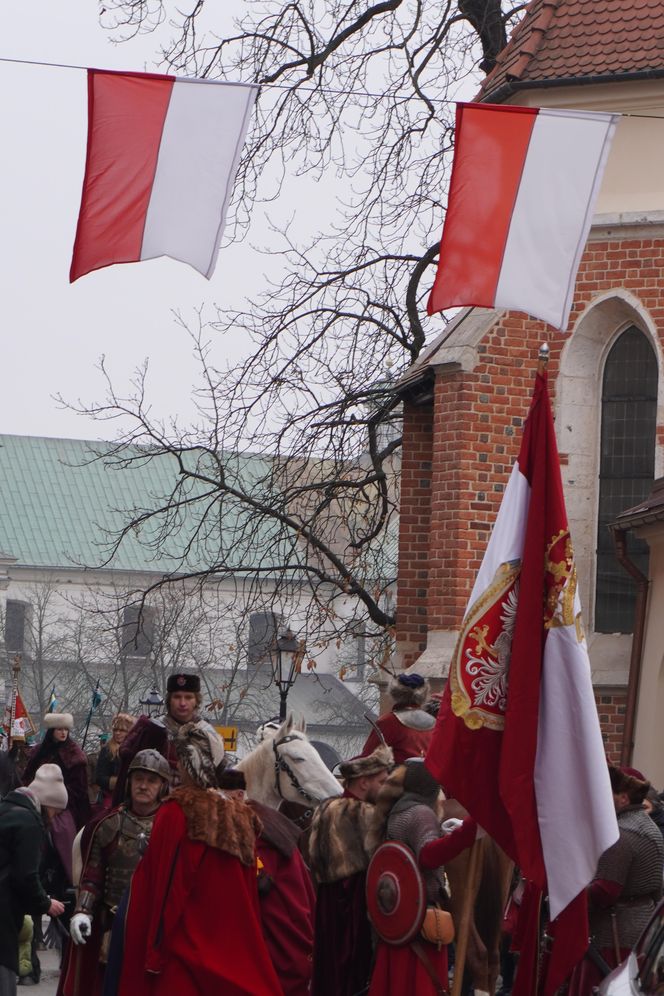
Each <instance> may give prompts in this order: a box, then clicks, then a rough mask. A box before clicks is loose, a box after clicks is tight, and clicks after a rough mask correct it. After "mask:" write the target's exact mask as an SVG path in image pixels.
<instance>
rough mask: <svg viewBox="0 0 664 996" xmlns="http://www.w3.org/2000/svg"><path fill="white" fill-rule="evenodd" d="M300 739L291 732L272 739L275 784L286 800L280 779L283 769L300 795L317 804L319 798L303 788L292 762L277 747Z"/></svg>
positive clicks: (280, 795)
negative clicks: (315, 797) (277, 738)
mask: <svg viewBox="0 0 664 996" xmlns="http://www.w3.org/2000/svg"><path fill="white" fill-rule="evenodd" d="M299 739H300V738H299V737H298V736H297V735H296V734H295V733H290V734H288V736H286V737H282V738H281V740H276V739H275V740H273V741H272V751H273V753H274V784H275V788H276V790H277V792H278V794H279V798H280V799H283V800H284V802H285V801H286V796H285V795H284V794H283V792H282V791H281V783H280V781H279V775H280V774H281V772H282V771H283V772H285V774H287V775H288V778H289V779H290V783H291V785H292V786H293V788H294V789H295V791H296V792H297V793H298V794H299V795H301V796H302V798H303V799H306V800H307V801H308V802H311V803H313V804H314V805H315V804H316V803H317V802H318V800H317V799H314V798H313V796H311V795H309V793H308V792H307V791H306V790H305V789H303V788H302V786H301V785H300V783H299V781H298V780H297V775H296V774H295V772H294V771H293V769H292V768H291V766H290V764H289V763H288V761H287V760H286V758H285V757H282V756H281V754H280V753H279V751H278V750H277V748H278V747H281V745H282V744H288V743H290V742H291V741H292V740H299Z"/></svg>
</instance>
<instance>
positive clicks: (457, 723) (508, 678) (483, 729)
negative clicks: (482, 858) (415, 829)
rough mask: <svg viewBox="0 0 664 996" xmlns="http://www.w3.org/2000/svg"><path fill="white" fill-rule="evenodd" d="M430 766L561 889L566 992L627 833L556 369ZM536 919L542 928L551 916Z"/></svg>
mask: <svg viewBox="0 0 664 996" xmlns="http://www.w3.org/2000/svg"><path fill="white" fill-rule="evenodd" d="M426 764H427V766H428V767H429V769H430V770H431V771H432V773H433V774H434V775H435V777H436V778H437V779H438V780H439V781H440V782H441V784H442V785H443V786H444V788H445V791H446V793H447V794H448V795H449V796H451V797H453V798H455V799H458V800H459V801H460V802H461V803H462V804H463V805H464V806H465V807H466V808H467V809H468V811H469V812H470V813H471V815H472V816H473V817H474V818H475V819H476V820H477V821H478V823H480V824H481V825H482V826H483V827H485V829H486V830H487V832H488V833H489V834H490V835H491V836H492V837H493V838H494V839H495V840H496V841H497V842H498V843H499V844H500V845H501V847H502V848H503V849H504V850H505V851H506V852H507V854H509V856H510V857H511V858H512V859H513V860H514V861H515V863H516V864H517V865H518V866H519V867H520V868H521V871H522V873H523V874H524V876H525V877H526V879H528V880H529V881H531V882H533V883H534V884H535V885H536V886H537V887H538V888H539V889H540V890H542V892H547V893H548V896H549V912H550V916H551V919H552V921H555V922H554V923H553V924H552V927H551V933H552V936H554V938H555V937H556V936H558V937H559V938H560V943H555V942H554V945H553V952H552V957H551V961H550V964H549V972H548V977H547V981H546V985H545V987H544V991H545V992H547V993H552V992H554V991H555V989H556V988H557V986H559V985H560V984H561V983H562V982H563V981H564V979H565V978H566V976H567V975H568V973H569V971H570V970H571V968H572V967H573V965H574V964H576V963H577V962H578V961H580V959H581V958H582V957H583V954H584V952H585V950H586V948H587V946H588V922H587V905H586V899H585V888H586V886H587V885H588V884H589V882H590V881H591V880H592V878H593V876H594V874H595V870H596V867H597V862H598V859H599V857H600V855H601V854H602V853H603V852H604V851H605V850H606V849H607V848H608V847H610V846H611V845H612V844H613V843H614V842H615V841H616V840H617V839H618V827H617V822H616V814H615V809H614V805H613V796H612V793H611V786H610V782H609V775H608V768H607V762H606V757H605V753H604V746H603V743H602V736H601V732H600V727H599V720H598V717H597V708H596V706H595V699H594V695H593V688H592V682H591V674H590V663H589V659H588V652H587V647H586V643H585V639H584V635H583V627H582V621H581V611H580V603H579V597H578V592H577V579H576V567H575V563H574V554H573V550H572V544H571V540H570V534H569V528H568V524H567V514H566V511H565V504H564V498H563V489H562V481H561V476H560V466H559V459H558V450H557V446H556V438H555V430H554V425H553V417H552V414H551V406H550V402H549V395H548V389H547V382H546V374H545V373H540V374H538V375H537V379H536V383H535V390H534V394H533V399H532V403H531V407H530V411H529V414H528V418H527V420H526V423H525V426H524V433H523V440H522V443H521V448H520V452H519V456H518V459H517V462H516V464H515V466H514V468H513V471H512V474H511V477H510V480H509V483H508V485H507V488H506V491H505V494H504V496H503V501H502V504H501V507H500V511H499V513H498V517H497V519H496V523H495V526H494V529H493V533H492V535H491V539H490V541H489V544H488V547H487V550H486V553H485V555H484V560H483V562H482V566H481V568H480V570H479V573H478V575H477V579H476V581H475V586H474V588H473V592H472V594H471V596H470V601H469V603H468V608H467V610H466V614H465V617H464V620H463V624H462V627H461V633H460V635H459V639H458V642H457V646H456V649H455V652H454V656H453V658H452V661H451V664H450V673H449V679H448V683H447V686H446V689H445V693H444V696H443V700H442V703H441V708H440V712H439V718H438V721H437V725H436V729H435V731H434V736H433V739H432V743H431V746H430V748H429V751H428V754H427V757H426ZM532 923H533V928H534V930H535V931H537V925H538V918H537V916H534V917H533V918H532ZM532 950H533V951H534V952H535V951H536V945H534V946H533V948H532ZM517 986H518V988H517ZM517 986H515V988H514V993H517V992H519V993H523V994H524V996H525V994H528V996H531V993H532V992H534V989H532V988H529V987H531V978H530V977H529V973H528V971H527V969H526V966H525V964H524V965H522V966H521V969H520V972H519V973H518V975H517Z"/></svg>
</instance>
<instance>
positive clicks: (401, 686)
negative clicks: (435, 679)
mask: <svg viewBox="0 0 664 996" xmlns="http://www.w3.org/2000/svg"><path fill="white" fill-rule="evenodd" d="M388 690H389V693H390V695H391V697H392V699H393V700H394V704H395V706H410V705H415V706H423V705H424V703H425V702H426V701H427V699H428V698H429V696H430V695H431V687H430V685H429V682H428V681H427V680H426V678H423V677H422V675H421V674H400V675H399V676H398V678H395V679H394V681H391V682H390V687H389V689H388Z"/></svg>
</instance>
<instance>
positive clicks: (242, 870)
mask: <svg viewBox="0 0 664 996" xmlns="http://www.w3.org/2000/svg"><path fill="white" fill-rule="evenodd" d="M257 827H258V820H257V817H256V816H255V814H254V812H253V811H252V810H251V809H249V807H248V806H245V804H244V803H242V802H237V801H234V800H230V799H223V798H222V797H221V796H219V795H218V794H217V793H214V792H205V791H204V790H202V789H196V788H193V789H191V788H186V789H179V790H178V791H177V792H176V793H174V794H173V796H171V798H170V799H169V800H168V801H167V802H165V803H164V804H163V805H162V806H161V808H160V810H159V812H158V813H157V815H156V817H155V821H154V824H153V829H152V835H151V837H150V846H149V847H148V849H147V851H146V852H145V855H144V856H143V858H142V860H141V862H140V864H139V866H138V868H137V869H136V872H135V873H134V877H133V879H132V885H131V891H130V895H129V905H128V908H127V918H126V923H125V947H124V955H123V959H122V975H121V980H120V987H119V996H173V994H174V993H177V994H178V996H200V993H227V994H229V996H230V994H231V993H236V994H238V996H239V994H241V993H246V994H249V993H251V994H252V996H283V989H282V986H281V984H280V982H279V980H278V978H277V975H276V973H275V970H274V967H273V965H272V962H271V960H270V956H269V953H268V950H267V947H266V944H265V939H264V936H263V930H262V927H261V922H260V915H259V908H258V890H257V887H256V861H255V857H254V856H253V854H251V852H252V851H253V840H254V838H255V832H256V829H257ZM250 842H251V846H249V843H250ZM245 860H247V861H250V862H251V863H250V864H245V863H244V862H245Z"/></svg>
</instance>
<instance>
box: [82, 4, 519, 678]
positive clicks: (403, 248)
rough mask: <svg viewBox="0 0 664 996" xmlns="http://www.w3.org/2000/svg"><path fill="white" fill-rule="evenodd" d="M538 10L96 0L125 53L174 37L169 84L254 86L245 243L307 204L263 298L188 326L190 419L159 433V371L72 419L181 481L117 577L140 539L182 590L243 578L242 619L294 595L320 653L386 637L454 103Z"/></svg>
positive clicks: (147, 516)
mask: <svg viewBox="0 0 664 996" xmlns="http://www.w3.org/2000/svg"><path fill="white" fill-rule="evenodd" d="M524 6H525V4H523V3H515V2H502V3H501V2H500V0H459V2H458V3H453V2H452V0H443V2H442V3H441V2H439V0H436V2H433V0H379V2H376V3H371V2H369V3H367V4H365V5H359V4H357V3H355V2H351V3H344V2H342V0H331V2H326V3H325V4H322V3H320V2H318V0H304V2H288V3H281V2H278V0H260V2H257V0H248V2H247V3H245V4H243V8H242V9H243V11H244V13H243V15H242V17H241V18H240V19H239V20H238V21H237V22H236V23H235V25H234V26H233V27H229V26H227V25H223V24H222V26H221V29H217V28H216V26H215V17H217V16H218V17H221V16H222V15H221V14H219V7H218V6H216V5H215V6H214V7H212V6H211V5H208V4H206V3H205V2H204V0H192V2H191V3H190V5H189V7H188V8H186V9H185V12H182V10H181V8H179V7H177V8H176V7H175V5H173V6H172V7H171V5H169V4H168V3H166V2H165V0H109V2H107V3H105V4H104V7H103V10H102V23H103V24H104V25H105V26H106V27H107V28H109V30H111V31H112V32H113V34H114V37H115V38H116V39H117V40H122V39H123V38H127V37H130V36H131V35H133V34H136V33H137V32H139V31H158V32H159V37H160V38H161V37H162V34H161V33H162V32H164V31H166V32H167V41H166V43H165V44H164V45H163V46H162V50H161V64H162V65H163V66H166V67H168V68H169V69H170V70H172V71H175V72H176V73H181V74H187V75H195V76H198V77H203V78H210V79H213V78H214V79H227V80H231V81H238V80H241V81H244V82H257V83H259V84H260V85H261V92H260V97H259V101H258V104H257V110H256V113H255V115H254V122H253V130H252V133H251V135H250V138H249V141H248V143H247V147H246V150H245V154H244V157H243V159H242V162H241V165H240V169H239V173H238V182H237V184H236V192H235V201H234V203H235V213H234V221H233V225H232V226H231V238H238V237H241V236H242V235H243V234H245V233H246V231H247V229H248V225H249V221H250V219H251V216H252V211H253V210H254V208H255V206H256V204H257V203H266V202H267V203H270V202H274V204H275V210H277V209H279V208H280V205H281V203H282V202H284V201H285V202H287V203H293V204H295V209H294V212H293V217H292V218H291V220H290V221H288V222H284V221H283V220H282V221H281V222H276V221H275V222H274V224H273V229H272V234H271V246H270V248H269V250H266V252H267V253H268V255H269V256H271V257H273V259H272V262H273V263H274V264H275V267H274V269H276V274H274V275H273V279H272V282H271V283H270V284H269V285H268V286H267V287H266V288H265V289H264V291H263V292H262V293H260V294H258V295H257V296H256V297H255V298H254V299H253V300H251V301H250V302H249V303H248V304H247V305H246V306H243V307H240V308H235V309H224V310H222V309H218V310H217V314H216V317H214V318H213V320H212V321H211V322H206V321H205V320H204V319H203V316H202V314H201V315H198V316H196V318H195V319H194V320H193V321H192V319H191V318H184V317H182V316H180V317H179V318H178V320H179V321H180V322H181V324H182V326H183V328H186V329H187V330H188V332H189V334H190V335H191V336H192V341H193V348H194V350H195V353H196V355H197V358H198V361H199V371H200V382H199V386H198V389H197V392H196V401H197V405H198V411H199V415H200V418H199V419H198V421H197V423H196V424H194V425H191V426H183V425H175V424H168V425H167V424H164V423H163V422H161V421H160V420H159V419H157V418H155V417H154V415H153V414H152V411H151V408H150V404H149V401H148V388H147V385H146V376H147V367H143V368H141V369H139V371H138V372H137V375H136V378H135V380H134V383H133V385H132V387H131V388H130V389H129V390H128V391H119V390H117V389H116V387H115V386H114V385H113V384H112V383H111V382H110V380H107V395H106V397H105V399H103V400H102V401H101V402H100V403H98V404H92V405H91V404H88V403H79V405H77V406H75V407H77V408H79V409H80V410H82V411H85V412H86V413H87V414H90V415H92V416H93V417H96V418H98V419H116V418H120V420H121V422H122V424H123V425H124V426H125V427H126V431H124V432H123V433H122V434H121V435H120V436H119V438H118V441H117V445H116V446H115V447H114V448H112V449H111V450H110V451H108V450H107V451H104V452H103V453H102V452H100V455H99V459H103V460H104V461H105V462H107V463H109V464H115V465H116V466H118V467H119V468H120V469H127V468H128V467H131V466H132V465H139V464H142V463H144V462H145V461H146V460H150V461H161V462H165V463H167V465H168V466H169V467H170V469H171V472H172V474H171V476H172V486H170V487H169V488H166V489H164V490H163V493H160V494H153V495H151V496H149V501H148V500H146V501H145V503H143V504H141V505H140V506H137V507H135V508H133V509H130V510H128V517H127V526H126V528H125V529H124V530H123V531H122V533H121V534H120V535H118V536H116V537H114V538H112V541H111V542H110V545H109V552H108V556H107V562H112V557H113V555H114V554H115V552H116V551H117V549H118V546H119V545H120V544H122V543H123V542H125V541H126V540H127V538H128V537H132V539H133V537H135V536H136V534H137V532H138V534H139V535H140V541H141V542H142V543H143V544H144V546H145V548H146V551H149V552H150V553H151V555H152V556H154V557H155V558H157V557H158V556H159V554H160V553H163V552H164V551H165V550H167V549H168V550H169V551H171V552H172V551H173V550H174V549H177V554H176V557H175V560H176V563H172V564H171V568H170V570H169V571H168V572H166V573H168V574H169V576H172V575H174V574H175V575H177V576H180V577H186V578H197V579H207V578H214V579H226V580H229V579H231V578H239V579H241V583H242V585H243V587H244V589H245V595H247V596H248V602H249V603H251V602H252V600H253V601H254V602H255V603H256V604H260V603H269V604H279V603H280V604H286V603H288V602H292V601H293V599H294V598H295V599H297V598H298V595H299V596H301V597H302V601H303V602H306V604H307V605H308V609H307V613H306V625H305V633H304V636H305V638H306V640H307V645H308V646H314V645H316V644H317V643H318V641H321V640H327V641H330V640H336V639H343V638H344V637H345V635H346V634H348V633H351V632H353V631H356V629H357V626H358V625H359V624H361V625H366V626H368V627H369V629H370V630H371V631H372V632H374V633H376V634H378V633H380V632H381V631H382V632H383V633H386V632H387V633H389V632H390V630H391V628H392V626H393V624H394V607H393V604H392V603H391V602H390V601H389V598H388V595H389V592H390V588H391V585H392V584H393V581H394V579H395V571H396V510H397V508H398V500H399V495H398V476H399V475H398V470H399V450H400V419H399V409H398V407H395V405H394V401H393V393H392V383H393V380H394V377H395V376H397V375H399V374H400V373H401V372H402V371H403V370H404V369H405V368H406V367H407V366H408V365H409V364H410V363H412V362H413V360H415V359H416V358H417V356H418V355H419V354H420V352H421V350H422V348H423V346H424V343H425V338H426V330H427V326H426V323H425V321H424V320H423V318H422V305H423V295H424V293H425V292H426V291H427V289H428V286H429V285H430V283H431V280H432V269H431V267H432V264H433V263H434V262H435V260H436V257H437V253H438V238H439V233H440V230H441V226H442V221H443V215H444V209H443V200H444V195H445V191H446V187H447V179H448V170H449V165H450V155H449V154H450V152H451V147H452V137H453V111H454V108H453V101H454V99H455V98H456V97H457V96H458V95H459V94H460V93H462V92H463V88H464V85H465V86H466V91H467V93H471V92H472V85H473V81H474V80H475V81H477V79H478V78H479V77H478V75H477V74H478V69H477V66H478V64H479V65H480V66H481V67H482V69H484V70H485V71H486V70H489V69H490V68H491V67H492V65H493V64H494V63H495V59H496V56H497V54H498V52H499V51H500V48H501V47H502V46H503V45H504V43H505V38H506V30H507V28H508V26H510V25H511V24H512V23H513V22H514V19H515V17H516V15H517V14H518V13H519V12H520V11H521V10H522V9H523V7H524ZM321 192H322V193H323V196H322V197H321ZM311 218H314V219H315V222H314V224H313V225H312V224H311V222H310V219H311ZM231 334H233V335H244V336H246V338H247V342H248V344H249V348H248V352H247V355H246V357H245V358H244V359H243V360H242V361H241V362H239V363H238V364H237V365H234V366H231V367H226V368H225V367H223V366H221V365H220V364H217V363H215V362H214V360H213V353H212V351H211V343H212V342H215V343H219V342H221V343H222V345H223V341H224V337H225V336H229V335H231ZM248 449H250V450H251V451H252V452H253V454H262V455H263V458H262V459H260V458H259V457H258V456H253V457H250V456H248V455H247V450H248ZM158 583H159V584H160V583H161V582H158ZM266 592H269V595H267V596H266ZM304 592H306V597H303V596H302V593H304ZM146 597H147V596H146ZM382 656H383V655H382V653H381V654H379V655H378V658H377V660H376V661H375V664H376V666H380V665H381V663H384V662H383V661H382V660H381V658H382Z"/></svg>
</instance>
